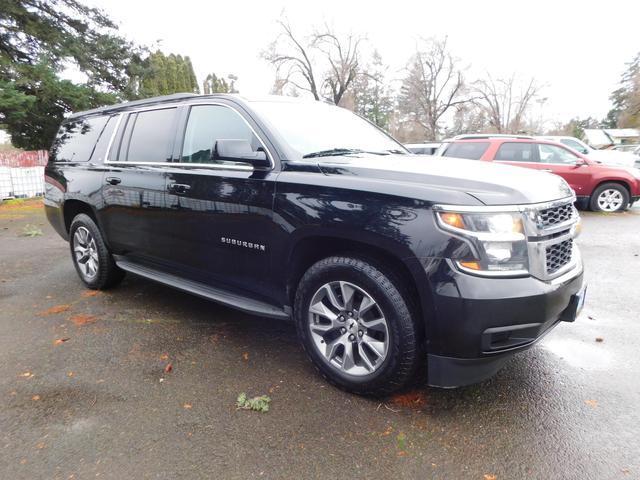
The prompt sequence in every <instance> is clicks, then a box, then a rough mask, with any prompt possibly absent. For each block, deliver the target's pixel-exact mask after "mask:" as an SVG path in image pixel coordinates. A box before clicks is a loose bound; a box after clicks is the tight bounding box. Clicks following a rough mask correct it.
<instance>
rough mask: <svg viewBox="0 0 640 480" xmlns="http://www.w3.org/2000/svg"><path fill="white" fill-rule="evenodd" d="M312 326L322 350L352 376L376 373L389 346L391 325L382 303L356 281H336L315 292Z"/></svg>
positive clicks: (311, 317) (319, 349)
mask: <svg viewBox="0 0 640 480" xmlns="http://www.w3.org/2000/svg"><path fill="white" fill-rule="evenodd" d="M308 326H309V331H310V333H311V337H312V340H313V344H314V345H315V347H316V349H317V351H318V353H320V355H321V356H322V358H323V359H324V360H325V361H326V362H327V363H328V364H329V365H331V366H332V367H333V368H335V369H337V370H339V371H342V372H344V373H346V374H349V375H354V376H363V375H369V374H371V373H373V372H375V371H376V370H377V369H378V368H379V367H380V365H382V363H383V362H384V359H385V358H386V355H387V351H388V349H389V328H388V325H387V320H386V318H385V316H384V313H383V312H382V310H381V308H380V306H379V305H378V303H377V302H376V301H375V300H374V299H373V297H372V296H371V295H369V294H368V293H367V292H365V291H364V290H363V289H362V288H360V287H358V286H357V285H354V284H353V283H349V282H343V281H334V282H329V283H326V284H324V285H322V286H321V287H320V288H319V289H318V290H317V291H316V293H315V294H314V295H313V298H312V300H311V304H310V307H309V315H308Z"/></svg>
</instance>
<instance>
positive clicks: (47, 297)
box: [44, 295, 53, 300]
mask: <svg viewBox="0 0 640 480" xmlns="http://www.w3.org/2000/svg"><path fill="white" fill-rule="evenodd" d="M44 298H46V299H47V300H51V299H52V298H53V297H52V296H51V295H47V296H46V297H44Z"/></svg>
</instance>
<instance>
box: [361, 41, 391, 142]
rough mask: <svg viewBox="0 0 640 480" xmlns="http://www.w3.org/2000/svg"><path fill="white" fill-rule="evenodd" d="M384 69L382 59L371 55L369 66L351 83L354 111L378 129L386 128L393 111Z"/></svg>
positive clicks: (376, 53)
mask: <svg viewBox="0 0 640 480" xmlns="http://www.w3.org/2000/svg"><path fill="white" fill-rule="evenodd" d="M385 73H386V69H385V67H384V64H383V63H382V57H381V56H380V54H379V53H378V52H377V51H376V52H374V53H373V61H372V63H371V65H370V66H369V67H368V68H366V69H364V71H362V72H360V74H359V75H358V76H357V77H356V79H355V80H354V81H353V83H352V87H351V88H352V92H353V99H354V111H355V112H356V113H358V114H359V115H361V116H363V117H365V118H367V119H369V120H370V121H371V122H373V123H375V124H376V125H378V126H379V127H380V128H385V129H386V128H388V126H389V117H390V115H391V112H392V111H393V97H392V96H391V92H390V90H389V88H388V87H387V85H386V84H385Z"/></svg>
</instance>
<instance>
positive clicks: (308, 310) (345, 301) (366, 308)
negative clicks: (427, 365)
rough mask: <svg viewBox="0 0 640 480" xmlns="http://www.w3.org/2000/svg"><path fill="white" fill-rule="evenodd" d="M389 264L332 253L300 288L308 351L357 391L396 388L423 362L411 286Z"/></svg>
mask: <svg viewBox="0 0 640 480" xmlns="http://www.w3.org/2000/svg"><path fill="white" fill-rule="evenodd" d="M383 270H385V271H383ZM386 270H387V269H384V268H381V267H379V266H377V265H374V264H373V263H370V262H369V261H365V260H363V259H359V258H353V257H330V258H326V259H324V260H321V261H319V262H318V263H316V264H315V265H313V266H312V267H311V268H310V269H309V270H308V271H307V272H306V273H305V274H304V276H303V277H302V279H301V281H300V284H299V286H298V289H297V291H296V299H295V306H294V315H295V320H296V327H297V330H298V335H299V337H300V339H301V341H302V345H303V346H304V349H305V351H306V352H307V354H308V356H309V357H310V359H311V360H312V362H313V363H314V365H315V366H316V368H317V369H318V371H319V372H320V373H321V374H322V376H323V377H325V378H326V379H327V380H328V381H329V382H331V383H333V384H334V385H337V386H338V387H340V388H343V389H344V390H347V391H350V392H353V393H359V394H368V395H387V394H389V393H392V392H393V391H395V390H398V389H400V388H402V387H404V386H405V385H406V384H407V383H408V382H409V381H410V380H411V379H412V378H413V376H414V374H415V372H416V370H417V367H418V365H419V361H420V355H419V350H420V347H419V339H418V328H417V325H416V322H415V318H414V317H413V315H412V312H411V309H410V307H409V303H408V302H407V299H408V298H409V297H408V294H407V291H406V288H405V287H404V285H403V284H402V282H401V281H399V280H398V279H397V278H396V276H395V275H393V273H392V272H391V271H386Z"/></svg>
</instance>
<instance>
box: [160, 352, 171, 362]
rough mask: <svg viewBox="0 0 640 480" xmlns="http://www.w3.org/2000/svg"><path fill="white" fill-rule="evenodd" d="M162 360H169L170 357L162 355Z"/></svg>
mask: <svg viewBox="0 0 640 480" xmlns="http://www.w3.org/2000/svg"><path fill="white" fill-rule="evenodd" d="M160 360H169V355H167V354H166V353H163V354H162V355H160Z"/></svg>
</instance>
